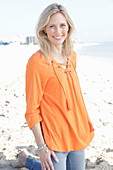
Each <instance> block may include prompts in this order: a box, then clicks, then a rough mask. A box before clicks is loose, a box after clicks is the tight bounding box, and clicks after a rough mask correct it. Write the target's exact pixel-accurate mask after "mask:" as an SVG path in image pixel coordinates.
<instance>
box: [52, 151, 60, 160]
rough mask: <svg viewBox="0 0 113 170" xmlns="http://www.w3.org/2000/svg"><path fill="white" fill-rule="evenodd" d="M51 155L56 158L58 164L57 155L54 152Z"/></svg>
mask: <svg viewBox="0 0 113 170" xmlns="http://www.w3.org/2000/svg"><path fill="white" fill-rule="evenodd" d="M51 155H52V157H53V158H54V160H55V161H56V162H59V160H58V158H57V156H56V154H55V152H54V151H52V152H51Z"/></svg>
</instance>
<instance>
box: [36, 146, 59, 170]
mask: <svg viewBox="0 0 113 170" xmlns="http://www.w3.org/2000/svg"><path fill="white" fill-rule="evenodd" d="M46 150H47V151H48V152H47V151H46ZM39 154H40V160H41V166H42V169H43V170H54V167H53V163H52V161H51V156H53V158H54V160H55V161H56V162H59V161H58V158H57V156H56V154H55V153H54V151H51V150H49V149H48V148H47V147H44V148H43V149H41V150H40V151H39Z"/></svg>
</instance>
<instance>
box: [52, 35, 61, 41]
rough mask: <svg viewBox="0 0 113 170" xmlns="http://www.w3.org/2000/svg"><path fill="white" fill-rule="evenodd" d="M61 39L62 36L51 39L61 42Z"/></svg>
mask: <svg viewBox="0 0 113 170" xmlns="http://www.w3.org/2000/svg"><path fill="white" fill-rule="evenodd" d="M62 37H63V35H62V36H58V37H53V38H54V39H55V40H61V39H62Z"/></svg>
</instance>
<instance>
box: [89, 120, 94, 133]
mask: <svg viewBox="0 0 113 170" xmlns="http://www.w3.org/2000/svg"><path fill="white" fill-rule="evenodd" d="M88 124H89V128H90V132H93V131H94V130H95V129H94V128H93V125H92V123H90V122H88Z"/></svg>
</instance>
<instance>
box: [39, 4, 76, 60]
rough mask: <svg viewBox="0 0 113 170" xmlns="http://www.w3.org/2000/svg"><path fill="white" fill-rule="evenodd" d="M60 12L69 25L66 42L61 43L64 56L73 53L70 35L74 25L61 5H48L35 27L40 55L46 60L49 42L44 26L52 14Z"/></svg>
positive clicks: (48, 52) (49, 50) (49, 49)
mask: <svg viewBox="0 0 113 170" xmlns="http://www.w3.org/2000/svg"><path fill="white" fill-rule="evenodd" d="M57 12H60V13H61V14H63V15H64V17H65V18H66V20H67V23H68V25H69V31H68V35H67V38H66V40H65V41H64V43H63V49H64V55H65V56H69V55H71V54H72V52H73V43H72V40H71V35H72V33H73V31H74V24H73V22H72V20H71V18H70V17H69V15H68V13H67V11H66V9H65V8H64V7H63V6H62V5H58V4H56V3H55V4H51V5H49V6H48V7H47V8H46V9H45V10H44V11H43V12H42V14H41V15H40V18H39V21H38V24H37V26H36V35H37V39H38V43H39V46H40V50H41V54H42V55H44V56H45V57H46V58H47V59H48V54H50V52H51V48H50V42H49V40H48V37H47V34H46V33H45V32H44V30H45V27H46V25H47V24H48V22H49V19H50V17H51V15H52V14H55V13H57Z"/></svg>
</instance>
